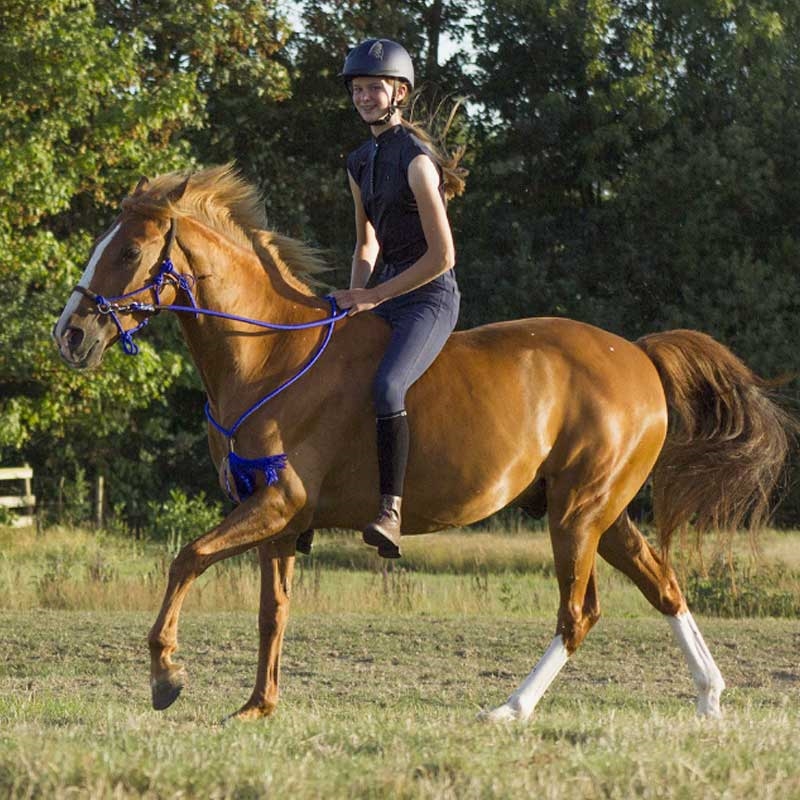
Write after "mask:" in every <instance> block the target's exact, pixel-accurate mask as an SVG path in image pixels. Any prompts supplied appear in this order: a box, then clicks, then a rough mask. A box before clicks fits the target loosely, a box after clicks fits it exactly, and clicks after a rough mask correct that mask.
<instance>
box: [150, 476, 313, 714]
mask: <svg viewBox="0 0 800 800" xmlns="http://www.w3.org/2000/svg"><path fill="white" fill-rule="evenodd" d="M307 517H308V513H306V511H305V492H304V491H302V486H300V485H299V481H298V480H297V479H296V478H294V479H293V476H286V478H284V479H282V480H281V482H280V483H278V484H275V485H274V486H269V487H265V488H262V489H260V490H259V491H257V492H256V493H255V494H254V495H253V496H252V497H251V498H250V499H248V500H247V501H246V502H244V503H242V504H241V505H240V506H237V507H236V508H235V509H234V510H233V512H232V513H231V514H229V515H228V516H227V517H226V518H225V520H223V522H222V523H220V524H219V525H218V526H217V527H216V528H213V529H212V530H210V531H209V532H208V533H205V534H203V535H202V536H200V537H198V538H197V539H195V540H194V541H193V542H191V543H189V544H187V545H186V546H185V547H183V548H182V549H181V551H180V552H179V553H178V555H177V556H176V557H175V559H174V560H173V562H172V564H171V565H170V568H169V580H168V583H167V590H166V593H165V595H164V601H163V603H162V605H161V611H160V612H159V614H158V617H157V619H156V621H155V624H154V625H153V627H152V629H151V630H150V634H149V636H148V644H149V647H150V687H151V691H152V700H153V708H156V709H159V710H161V709H164V708H167V707H168V706H170V705H172V703H174V702H175V700H176V699H177V698H178V695H179V694H180V693H181V689H182V688H183V683H184V679H185V671H184V669H183V667H182V666H180V665H179V664H175V663H174V662H173V661H172V654H173V653H174V652H175V651H176V650H177V647H178V618H179V616H180V611H181V606H182V605H183V601H184V599H185V598H186V595H187V594H188V592H189V589H190V587H191V585H192V583H193V582H194V580H195V579H196V578H197V577H198V576H200V575H202V574H203V572H205V570H207V569H208V568H209V567H210V566H211V565H212V564H214V563H216V562H217V561H221V560H223V559H225V558H229V557H230V556H234V555H237V554H238V553H242V552H244V551H245V550H248V549H250V548H251V547H253V546H255V545H256V544H258V543H259V542H262V541H264V540H265V539H270V538H272V537H275V536H276V535H277V534H279V533H281V532H283V531H286V532H287V533H289V535H290V539H292V537H291V533H292V532H300V531H303V530H305V528H306V527H308V521H309V520H308V519H307ZM303 526H305V527H303ZM295 528H297V530H295ZM287 529H288V530H287ZM292 540H293V539H292Z"/></svg>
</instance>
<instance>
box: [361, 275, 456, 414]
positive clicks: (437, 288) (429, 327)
mask: <svg viewBox="0 0 800 800" xmlns="http://www.w3.org/2000/svg"><path fill="white" fill-rule="evenodd" d="M460 297H461V296H460V293H459V291H458V286H457V285H456V282H455V280H454V279H450V280H446V281H439V280H437V281H436V282H435V284H434V285H431V284H428V285H426V286H421V287H420V288H419V289H415V290H414V291H413V292H408V293H407V294H404V295H400V296H399V297H394V298H392V299H391V300H387V301H386V302H385V303H382V304H381V305H379V306H378V307H377V308H376V309H375V311H374V313H375V314H377V315H378V316H380V317H382V318H383V319H385V320H386V321H387V322H388V323H389V325H390V326H391V328H392V337H391V339H390V341H389V346H388V347H387V349H386V353H385V354H384V356H383V359H382V360H381V362H380V364H379V366H378V371H377V373H376V375H375V381H374V383H373V400H374V403H375V413H376V416H378V417H388V416H392V415H393V414H398V413H399V412H401V411H403V410H405V401H406V392H407V391H408V390H409V388H410V387H411V386H412V384H413V383H414V382H415V381H416V380H417V379H418V378H420V377H421V376H422V374H423V373H424V372H425V370H427V369H428V367H429V366H430V365H431V364H432V363H433V362H434V360H435V359H436V356H438V355H439V353H440V352H441V350H442V348H443V347H444V345H445V342H446V341H447V339H448V337H449V336H450V334H451V333H452V332H453V329H454V328H455V326H456V322H457V321H458V310H459V304H460Z"/></svg>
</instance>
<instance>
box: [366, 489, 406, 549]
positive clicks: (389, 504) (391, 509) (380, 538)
mask: <svg viewBox="0 0 800 800" xmlns="http://www.w3.org/2000/svg"><path fill="white" fill-rule="evenodd" d="M402 501H403V498H402V497H396V496H395V495H393V494H382V495H381V506H380V510H379V511H378V516H377V517H376V518H375V520H374V521H373V522H370V524H369V525H367V527H366V528H364V542H366V544H368V545H371V546H372V547H377V548H378V555H379V556H380V557H381V558H400V505H401V503H402Z"/></svg>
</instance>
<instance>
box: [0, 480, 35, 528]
mask: <svg viewBox="0 0 800 800" xmlns="http://www.w3.org/2000/svg"><path fill="white" fill-rule="evenodd" d="M32 480H33V468H32V467H29V466H27V465H26V466H24V467H0V482H5V481H17V488H22V494H15V495H6V496H0V507H2V508H10V509H13V510H14V512H15V514H14V519H13V522H12V525H14V526H15V527H22V526H23V525H33V524H34V522H35V519H34V512H35V511H36V497H35V495H34V494H33V493H32V491H31V481H32ZM17 512H19V513H17Z"/></svg>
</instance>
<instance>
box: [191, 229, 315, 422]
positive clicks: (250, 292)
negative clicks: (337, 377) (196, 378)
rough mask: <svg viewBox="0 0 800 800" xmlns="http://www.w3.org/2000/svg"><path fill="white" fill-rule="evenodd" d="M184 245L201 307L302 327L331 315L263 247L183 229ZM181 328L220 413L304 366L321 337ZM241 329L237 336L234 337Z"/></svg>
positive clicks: (245, 328) (209, 322)
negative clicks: (224, 407) (252, 249)
mask: <svg viewBox="0 0 800 800" xmlns="http://www.w3.org/2000/svg"><path fill="white" fill-rule="evenodd" d="M184 228H188V230H187V231H186V232H185V233H181V235H180V237H179V242H180V244H181V246H182V252H183V254H184V256H185V258H186V259H187V261H188V267H189V270H190V271H191V273H192V274H193V275H194V276H195V278H196V283H195V297H196V300H197V304H198V306H200V307H201V308H205V309H209V310H211V311H218V312H223V313H226V314H235V315H237V316H239V317H246V318H248V319H252V320H258V321H261V322H272V323H280V324H296V323H302V322H309V321H311V320H314V319H320V317H322V316H324V312H325V307H324V303H323V302H322V301H320V300H319V299H318V298H316V297H315V296H314V295H313V294H312V293H311V292H310V291H308V290H307V289H306V288H305V287H304V286H303V284H302V283H300V281H298V280H296V279H293V278H292V276H291V273H290V272H288V269H287V268H286V267H285V266H284V265H282V264H280V263H278V262H277V260H276V259H275V258H272V257H270V256H269V253H268V252H267V251H266V250H264V249H263V248H259V253H258V254H257V253H256V252H254V251H251V250H249V249H248V248H244V247H241V246H239V245H236V244H232V243H231V242H229V241H227V240H226V239H225V238H223V237H221V236H219V235H218V234H216V233H215V232H213V231H210V230H208V229H206V228H204V227H203V226H200V225H199V224H197V223H195V224H193V225H190V226H189V225H182V230H183V229H184ZM181 323H182V327H183V332H184V338H185V339H186V342H187V345H188V347H189V350H190V352H191V354H192V358H193V360H194V362H195V364H196V366H197V368H198V370H199V372H200V375H201V377H202V379H203V383H204V385H205V388H206V391H207V393H208V395H209V398H210V399H211V402H212V406H213V407H215V408H216V409H219V410H222V409H221V407H223V406H228V405H231V404H233V405H236V404H237V402H241V401H242V400H245V401H247V402H251V400H250V398H249V395H250V394H252V393H253V392H258V391H262V390H263V387H265V386H269V385H270V383H271V382H277V381H279V380H281V379H282V378H284V377H285V375H286V373H287V372H291V371H292V370H293V369H296V368H297V367H299V365H301V364H302V363H303V362H304V361H305V359H306V358H307V357H308V354H309V352H310V350H311V348H313V343H314V342H315V341H316V340H317V338H318V335H319V332H318V331H315V330H311V331H297V332H294V331H291V332H268V331H265V330H264V329H263V328H259V327H257V326H254V325H253V326H251V325H248V324H246V323H239V322H233V323H232V322H230V321H228V320H220V319H216V318H214V317H210V316H201V317H200V318H199V319H198V320H195V319H194V318H193V317H192V316H191V315H186V316H184V315H182V316H181ZM232 330H235V333H232Z"/></svg>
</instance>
